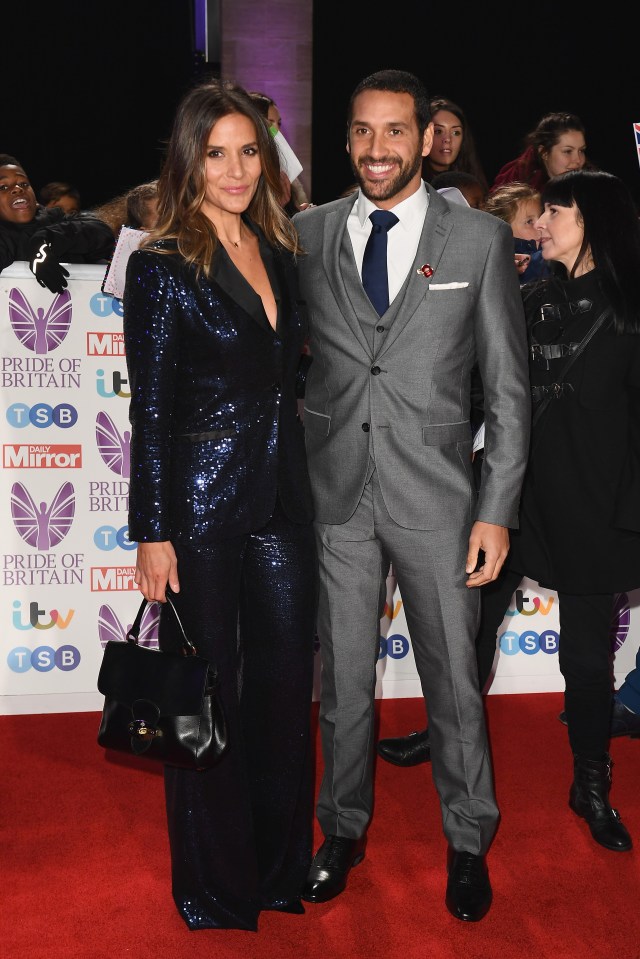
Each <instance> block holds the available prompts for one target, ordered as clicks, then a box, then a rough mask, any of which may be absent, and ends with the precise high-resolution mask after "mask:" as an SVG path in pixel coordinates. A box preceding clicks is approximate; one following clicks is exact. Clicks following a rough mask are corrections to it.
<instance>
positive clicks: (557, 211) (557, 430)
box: [478, 170, 640, 851]
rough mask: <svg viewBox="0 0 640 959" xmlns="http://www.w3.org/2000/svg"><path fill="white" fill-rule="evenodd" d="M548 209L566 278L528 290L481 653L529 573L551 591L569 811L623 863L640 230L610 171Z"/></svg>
mask: <svg viewBox="0 0 640 959" xmlns="http://www.w3.org/2000/svg"><path fill="white" fill-rule="evenodd" d="M542 201H543V212H542V215H541V216H540V217H539V218H538V220H537V221H536V228H537V230H538V234H539V237H540V243H541V247H542V255H543V257H544V259H545V260H547V261H553V262H554V264H559V268H558V273H557V275H556V276H553V277H551V278H549V279H546V280H543V281H540V282H538V283H536V284H531V285H530V286H528V287H523V297H524V301H525V312H526V315H527V324H528V330H529V343H530V357H531V362H530V376H531V387H532V395H533V402H534V405H533V410H534V420H533V423H534V426H533V431H532V438H531V451H530V457H529V466H528V469H527V475H526V477H525V482H524V486H523V491H522V500H521V509H520V528H519V530H516V531H513V532H512V534H511V549H510V553H509V556H508V558H507V562H506V563H505V569H506V572H505V573H504V574H503V575H502V576H501V578H500V580H499V581H498V582H497V583H495V584H491V587H492V588H491V589H485V590H483V635H481V636H480V637H479V638H478V648H491V649H495V637H496V632H497V629H498V627H499V625H500V623H501V622H502V618H503V616H504V613H505V612H506V610H507V608H508V606H509V602H510V598H511V595H512V594H513V592H514V590H515V589H516V587H517V586H518V584H519V582H520V580H521V579H522V576H523V575H524V576H527V577H529V578H530V579H533V580H536V581H537V582H538V583H540V584H541V585H542V586H545V587H548V588H549V589H555V590H557V593H558V601H559V608H560V645H559V665H560V671H561V672H562V675H563V677H564V680H565V712H566V717H567V724H568V727H569V742H570V745H571V749H572V751H573V756H574V780H573V784H572V786H571V791H570V799H569V802H570V805H571V808H572V809H573V810H574V812H576V813H577V814H578V815H579V816H581V817H582V818H583V819H585V820H586V821H587V823H588V824H589V827H590V829H591V834H592V836H593V838H594V839H595V840H596V842H598V843H600V845H602V846H604V847H605V848H607V849H612V850H615V851H625V850H629V849H631V846H632V841H631V837H630V835H629V833H628V832H627V830H626V828H625V826H624V825H623V823H622V821H621V819H620V817H619V815H618V813H617V812H616V811H615V810H613V809H612V808H611V805H610V803H609V798H608V796H609V789H610V786H611V759H610V757H609V754H608V745H609V736H610V719H611V708H612V696H613V690H612V671H611V640H610V627H611V619H612V614H613V601H614V597H615V595H616V594H617V593H619V592H622V591H627V590H630V589H635V588H637V587H639V586H640V335H639V334H640V305H639V304H638V297H637V286H638V276H639V275H640V224H639V221H638V216H637V212H636V210H635V207H634V203H633V200H632V197H631V195H630V193H629V191H628V189H627V187H626V186H625V185H624V183H623V182H622V181H621V180H619V179H618V178H617V177H615V176H612V175H611V174H609V173H604V172H599V171H587V170H580V171H573V172H571V173H566V174H564V175H563V176H560V177H554V178H553V179H551V180H550V181H549V182H548V183H547V185H546V186H545V187H544V189H543V192H542ZM568 362H570V365H569V366H568V365H567V364H568Z"/></svg>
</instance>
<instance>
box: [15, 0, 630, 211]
mask: <svg viewBox="0 0 640 959" xmlns="http://www.w3.org/2000/svg"><path fill="white" fill-rule="evenodd" d="M258 2H267V3H268V0H258ZM429 9H430V7H429V5H428V4H425V3H424V2H417V0H405V2H404V3H403V4H402V5H400V4H395V5H391V6H388V7H387V9H386V14H384V15H383V16H382V17H381V16H380V15H374V14H373V12H372V9H371V8H370V7H367V6H363V5H362V4H360V3H358V4H355V3H354V4H350V3H346V2H344V0H342V2H338V0H315V4H314V69H313V117H312V130H313V148H312V197H313V200H314V202H316V203H321V202H325V201H327V200H332V199H334V198H335V197H337V196H338V195H339V194H340V193H341V192H342V191H343V190H344V189H345V188H346V187H347V186H348V185H349V184H350V183H351V182H352V179H353V178H352V174H351V170H350V167H349V161H348V158H347V154H346V152H345V149H344V143H345V115H346V107H347V102H348V99H349V96H350V94H351V91H352V89H353V87H354V86H355V85H356V83H357V82H358V81H359V80H360V79H361V78H362V77H364V76H366V75H367V74H369V73H371V72H373V71H375V70H378V69H382V68H385V67H398V68H402V69H407V70H411V71H412V72H414V73H416V74H418V75H419V76H420V77H421V78H422V79H423V80H424V82H425V84H426V86H427V89H428V90H429V92H430V93H431V94H444V95H446V96H449V97H450V98H451V99H453V100H455V101H456V102H458V103H459V104H460V105H461V106H462V107H463V108H464V110H465V111H466V114H467V118H468V121H469V125H470V127H471V130H472V131H473V134H474V137H475V140H476V143H477V146H478V152H479V154H480V157H481V159H482V161H483V165H484V167H485V171H486V174H487V177H488V179H489V181H490V182H491V181H492V180H493V178H494V176H495V175H496V173H497V172H498V169H499V168H500V167H501V166H502V164H503V163H505V162H506V161H507V160H510V159H512V158H513V157H514V156H516V154H517V153H519V152H520V149H521V146H522V138H523V137H524V135H525V134H526V133H527V131H529V130H530V129H532V128H533V127H534V126H535V124H536V122H537V121H538V119H539V118H540V117H541V116H542V115H543V114H544V113H547V112H549V111H552V110H553V111H555V110H567V111H570V112H573V113H577V114H578V116H580V117H581V119H582V120H583V122H584V123H585V126H586V128H587V145H588V150H589V155H590V157H591V159H592V160H594V162H596V163H597V164H598V165H600V166H601V167H603V168H604V169H607V170H609V171H611V172H612V173H616V174H618V175H619V176H621V177H622V178H623V179H624V180H625V181H626V182H627V184H628V185H629V187H630V188H631V190H632V192H633V194H634V197H635V199H636V201H637V202H639V203H640V166H639V164H638V158H637V153H636V149H635V143H634V138H633V130H632V123H633V121H640V97H638V96H637V82H636V81H635V76H634V74H636V73H637V71H636V70H635V69H634V67H635V62H636V54H635V50H634V42H635V36H634V34H633V31H632V30H631V29H630V27H629V24H628V22H626V21H625V20H624V19H623V18H622V17H621V16H618V15H617V14H616V10H617V5H616V4H613V5H611V4H609V5H608V6H607V7H601V8H599V10H598V13H597V16H595V15H594V16H593V17H589V16H588V15H587V13H586V10H585V9H584V8H582V9H580V10H577V8H576V7H575V6H572V5H569V4H563V5H561V4H559V3H538V4H537V5H527V6H526V8H522V7H518V6H516V5H515V4H506V3H505V4H499V5H494V6H484V7H480V6H477V7H472V6H471V5H468V6H466V5H465V6H461V5H458V6H454V5H451V6H450V8H445V7H444V6H443V5H442V4H441V5H440V6H439V7H438V8H437V10H436V13H435V14H434V15H433V16H430V15H429ZM627 9H628V8H627ZM2 47H3V51H2V55H1V56H0V82H1V84H2V106H1V107H0V152H6V153H10V154H13V155H15V156H17V157H18V159H19V160H20V161H21V162H22V163H23V164H24V166H25V167H26V172H27V173H28V175H29V176H30V178H31V180H32V183H33V185H34V188H35V189H36V192H37V191H38V189H39V188H40V187H41V186H43V185H44V184H45V183H46V182H48V181H50V180H69V181H71V182H73V183H74V184H75V185H76V186H77V187H78V188H79V190H80V192H81V196H82V202H83V206H84V207H85V208H89V207H91V206H95V205H97V204H99V203H102V202H105V201H107V200H109V199H111V198H112V197H114V196H116V195H118V194H120V193H122V192H124V191H125V190H127V189H129V188H130V187H132V186H134V185H136V184H138V183H141V182H144V181H146V180H149V179H153V178H154V177H155V176H157V174H158V172H159V168H160V163H161V158H162V149H163V143H164V141H165V140H166V138H167V137H168V135H169V132H170V129H171V122H172V119H173V114H174V112H175V108H176V105H177V103H178V101H179V100H180V98H181V96H182V95H183V93H184V92H185V91H186V90H187V89H188V88H189V87H190V86H191V85H192V84H193V83H194V82H196V81H197V80H198V79H200V78H201V77H203V76H206V75H207V74H210V73H213V74H216V73H217V72H218V71H219V66H218V65H216V64H212V65H204V64H203V63H202V59H201V57H199V56H198V55H197V53H196V51H195V49H194V47H195V43H194V24H193V4H192V2H191V0H126V2H125V0H110V2H109V3H105V4H104V5H98V4H95V3H93V2H88V0H75V2H74V0H58V2H56V3H53V2H52V3H50V4H46V5H45V3H36V4H28V3H27V4H24V5H23V6H22V7H21V12H19V11H18V9H17V8H15V9H14V13H13V15H12V17H11V18H10V19H6V18H5V22H4V23H3V31H2ZM292 146H293V148H294V150H295V144H294V143H292Z"/></svg>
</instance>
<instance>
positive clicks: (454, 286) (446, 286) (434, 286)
mask: <svg viewBox="0 0 640 959" xmlns="http://www.w3.org/2000/svg"><path fill="white" fill-rule="evenodd" d="M467 286H469V284H468V283H430V284H429V289H430V290H464V289H465V288H466V287H467Z"/></svg>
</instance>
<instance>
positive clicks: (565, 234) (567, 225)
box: [536, 203, 593, 272]
mask: <svg viewBox="0 0 640 959" xmlns="http://www.w3.org/2000/svg"><path fill="white" fill-rule="evenodd" d="M536 230H537V233H538V237H539V238H540V247H541V249H542V256H543V257H544V259H545V260H557V261H558V262H559V263H562V264H563V265H564V266H565V267H566V268H567V271H569V272H570V271H571V269H572V268H573V264H574V263H575V262H576V260H577V259H578V254H579V253H580V249H581V247H582V241H583V240H584V226H583V224H582V219H581V217H580V211H579V210H578V207H577V206H576V204H575V203H574V204H573V206H556V205H555V204H554V203H545V205H544V210H543V212H542V214H541V215H540V217H539V218H538V219H537V220H536ZM585 259H586V261H587V263H589V262H590V257H586V258H585ZM592 265H593V264H592V263H591V266H592ZM583 272H585V271H583Z"/></svg>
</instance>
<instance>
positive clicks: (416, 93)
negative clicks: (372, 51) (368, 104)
mask: <svg viewBox="0 0 640 959" xmlns="http://www.w3.org/2000/svg"><path fill="white" fill-rule="evenodd" d="M364 90H384V91H386V92H388V93H408V94H409V96H410V97H412V98H413V102H414V104H415V114H416V122H417V124H418V133H419V134H420V136H422V134H423V133H424V131H425V130H426V128H427V126H428V124H429V122H430V121H431V108H430V107H429V95H428V93H427V91H426V88H425V86H424V84H423V82H422V80H420V78H419V77H417V76H415V74H413V73H409V72H408V71H407V70H378V71H377V72H376V73H372V74H370V76H368V77H365V78H364V80H361V81H360V83H359V84H358V86H357V87H356V88H355V90H354V91H353V93H352V94H351V99H350V100H349V110H348V113H347V131H348V130H349V127H350V126H351V120H352V117H353V102H354V100H355V98H356V97H357V96H358V95H359V94H360V93H362V92H363V91H364Z"/></svg>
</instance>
